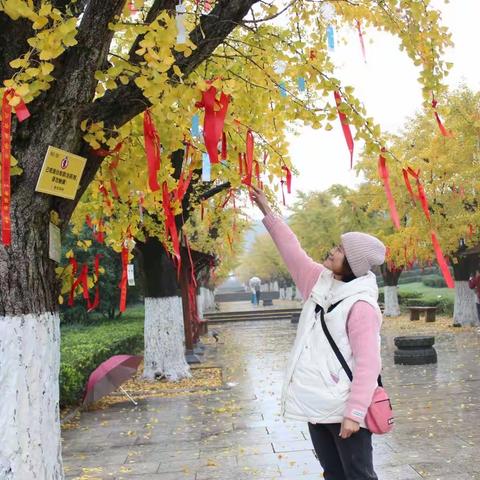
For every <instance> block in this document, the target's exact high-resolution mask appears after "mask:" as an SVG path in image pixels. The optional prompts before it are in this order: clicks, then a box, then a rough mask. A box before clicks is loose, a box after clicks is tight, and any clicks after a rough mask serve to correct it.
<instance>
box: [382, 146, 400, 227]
mask: <svg viewBox="0 0 480 480" xmlns="http://www.w3.org/2000/svg"><path fill="white" fill-rule="evenodd" d="M378 174H379V176H380V178H381V179H382V181H383V186H384V189H385V194H386V196H387V201H388V206H389V208H390V217H391V218H392V222H393V225H394V226H395V228H396V229H397V230H400V219H399V217H398V212H397V207H396V206H395V200H394V199H393V195H392V190H391V189H390V180H389V173H388V168H387V163H386V160H385V157H384V156H383V155H382V154H380V156H379V157H378Z"/></svg>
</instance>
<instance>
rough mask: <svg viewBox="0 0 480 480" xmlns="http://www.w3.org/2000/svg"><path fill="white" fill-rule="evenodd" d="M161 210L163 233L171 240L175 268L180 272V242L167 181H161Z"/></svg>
mask: <svg viewBox="0 0 480 480" xmlns="http://www.w3.org/2000/svg"><path fill="white" fill-rule="evenodd" d="M162 194H163V210H164V212H165V234H166V240H167V241H168V237H170V238H171V240H172V245H173V255H174V258H176V261H177V269H178V272H179V273H180V266H181V259H180V242H179V240H178V233H177V225H176V224H175V216H174V214H173V212H172V207H171V205H170V192H169V191H168V185H167V182H163V190H162Z"/></svg>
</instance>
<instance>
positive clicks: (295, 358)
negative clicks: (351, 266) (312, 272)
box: [282, 269, 382, 427]
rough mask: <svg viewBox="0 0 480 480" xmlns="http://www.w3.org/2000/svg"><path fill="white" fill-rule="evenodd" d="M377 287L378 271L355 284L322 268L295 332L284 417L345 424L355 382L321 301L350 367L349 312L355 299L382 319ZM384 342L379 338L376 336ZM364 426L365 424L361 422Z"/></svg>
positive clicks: (287, 374) (284, 385)
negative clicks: (339, 355)
mask: <svg viewBox="0 0 480 480" xmlns="http://www.w3.org/2000/svg"><path fill="white" fill-rule="evenodd" d="M377 298H378V287H377V283H376V279H375V275H374V274H373V273H372V272H368V273H367V274H366V275H364V276H362V277H359V278H356V279H355V280H352V281H351V282H347V283H344V282H340V281H337V280H335V279H334V278H333V273H332V272H331V271H330V270H326V269H325V270H323V271H322V273H321V274H320V276H319V278H318V281H317V283H316V284H315V286H314V287H313V289H312V293H311V294H310V297H309V298H308V299H306V301H305V304H304V306H303V309H302V313H301V315H300V319H299V323H298V329H297V336H296V338H295V343H294V345H293V348H292V351H291V352H290V357H289V360H288V363H287V369H286V373H285V378H284V384H283V392H282V415H283V416H284V417H285V418H291V419H294V420H301V421H306V422H310V423H341V422H342V421H343V414H344V410H345V408H346V403H347V400H348V396H349V393H350V387H351V382H350V379H349V378H348V376H347V374H346V373H345V371H344V370H343V368H342V366H341V365H340V362H339V361H338V359H337V357H336V356H335V353H334V352H333V350H332V348H331V346H330V344H329V343H328V340H327V338H326V336H325V334H324V333H323V329H322V324H321V321H320V315H318V316H317V315H316V314H315V306H316V305H317V304H318V305H320V306H321V307H323V309H324V311H325V312H327V310H328V308H329V307H330V306H331V305H333V304H335V303H337V302H339V301H341V303H340V304H339V305H338V306H337V307H335V308H334V309H333V310H332V311H331V312H330V313H325V322H326V324H327V327H328V330H329V331H330V334H331V336H332V338H333V340H334V341H335V343H336V344H337V345H338V348H339V349H340V351H341V352H342V355H343V356H344V358H345V360H346V362H347V363H348V365H349V366H350V368H351V369H352V371H353V369H354V366H355V365H354V359H353V355H352V350H351V348H350V343H349V341H348V336H347V319H348V313H349V312H350V309H351V307H352V306H353V304H354V303H355V302H358V301H360V300H363V301H365V302H368V303H370V304H371V305H372V306H373V307H374V308H375V310H376V311H377V314H378V315H379V317H380V318H382V314H381V311H380V308H379V307H378V304H377ZM378 341H379V342H380V336H379V338H378ZM360 425H361V426H362V427H365V423H364V422H360Z"/></svg>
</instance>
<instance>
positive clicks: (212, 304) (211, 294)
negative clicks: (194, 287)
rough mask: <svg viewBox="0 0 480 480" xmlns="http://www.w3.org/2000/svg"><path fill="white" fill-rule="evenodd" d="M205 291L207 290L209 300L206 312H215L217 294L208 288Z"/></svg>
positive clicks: (206, 294)
mask: <svg viewBox="0 0 480 480" xmlns="http://www.w3.org/2000/svg"><path fill="white" fill-rule="evenodd" d="M205 290H206V293H205V296H206V299H207V303H206V305H205V311H206V312H213V311H215V293H214V292H213V290H210V289H208V288H206V289H205Z"/></svg>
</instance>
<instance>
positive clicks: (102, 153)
mask: <svg viewBox="0 0 480 480" xmlns="http://www.w3.org/2000/svg"><path fill="white" fill-rule="evenodd" d="M122 147H123V142H120V143H118V144H117V146H116V147H115V148H114V149H113V150H106V149H104V148H97V149H96V150H93V152H92V153H93V154H94V155H95V156H96V157H108V156H110V155H113V154H114V153H118V152H119V151H120V150H121V149H122ZM116 159H117V160H116V162H117V164H118V155H116ZM116 167H117V165H115V168H116Z"/></svg>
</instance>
